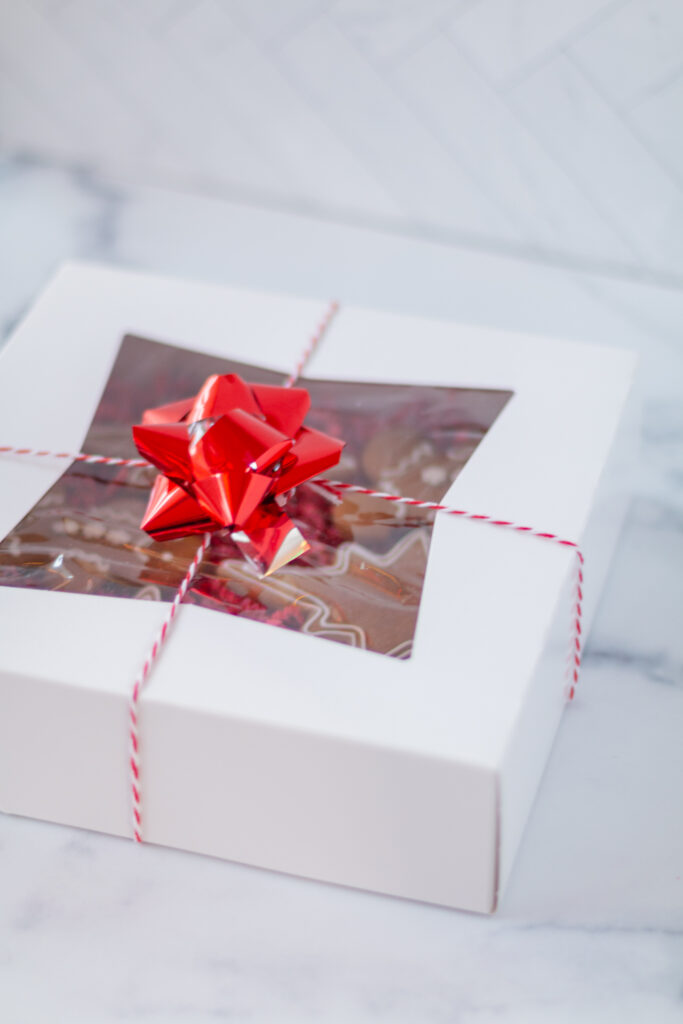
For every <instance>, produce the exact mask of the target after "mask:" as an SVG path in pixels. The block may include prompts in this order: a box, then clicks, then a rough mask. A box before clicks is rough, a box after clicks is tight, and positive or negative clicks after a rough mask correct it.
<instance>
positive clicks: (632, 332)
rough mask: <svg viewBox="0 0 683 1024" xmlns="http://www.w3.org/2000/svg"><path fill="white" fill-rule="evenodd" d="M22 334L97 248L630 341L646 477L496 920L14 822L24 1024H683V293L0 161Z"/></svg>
mask: <svg viewBox="0 0 683 1024" xmlns="http://www.w3.org/2000/svg"><path fill="white" fill-rule="evenodd" d="M0 223H2V225H3V231H2V240H1V242H0V253H1V254H2V275H1V281H2V284H1V286H0V325H1V330H2V335H3V336H6V334H7V333H8V332H9V330H10V329H11V328H12V326H13V324H15V323H16V321H17V319H18V318H19V317H20V316H21V314H22V312H23V311H24V310H25V309H26V308H27V306H28V305H29V303H30V301H31V299H32V297H33V296H34V295H35V294H36V292H37V290H38V289H39V288H40V287H41V286H42V285H43V283H44V282H45V280H46V278H47V277H48V276H49V274H50V273H51V271H52V270H53V269H54V267H55V266H56V264H57V263H58V262H59V261H60V260H62V259H65V258H70V257H88V258H96V259H101V260H105V261H112V262H114V263H117V264H121V265H125V266H132V267H141V268H149V269H153V270H157V271H163V272H170V273H175V274H181V275H188V276H194V277H200V278H205V279H207V280H214V281H224V282H230V283H235V284H244V285H252V286H263V287H267V288H276V289H280V290H284V291H290V292H294V293H300V294H311V295H319V296H320V297H330V296H333V295H334V296H336V297H338V298H340V299H341V300H342V301H352V302H357V303H362V304H368V305H374V306H381V307H387V308H391V309H395V310H398V311H409V312H416V313H420V314H425V315H434V316H450V317H455V318H458V319H461V320H464V321H470V322H476V323H483V324H495V325H497V326H503V327H508V328H520V329H525V330H531V331H536V332H546V333H549V334H558V335H564V336H568V337H574V338H578V339H584V340H587V341H595V342H600V343H604V344H610V345H611V344H614V345H621V346H626V347H629V348H632V349H635V350H637V351H638V352H639V353H640V355H641V372H640V387H641V388H642V392H643V397H644V420H643V465H642V471H641V473H640V477H639V482H638V488H637V493H636V495H635V499H634V502H633V507H632V510H631V513H630V515H629V518H628V522H627V526H626V529H625V532H624V534H623V537H622V539H621V542H620V545H619V549H618V554H617V557H616V561H615V564H614V568H613V571H612V574H611V576H610V579H609V581H608V585H607V587H606V590H605V592H604V596H603V599H602V602H601V605H600V610H599V614H598V616H597V621H596V623H595V626H594V628H593V631H592V634H591V636H590V638H589V642H588V646H587V650H586V658H585V663H584V672H583V677H582V682H581V691H580V696H579V697H578V699H577V701H576V703H575V705H573V706H571V707H570V708H568V710H567V712H566V714H565V717H564V721H563V723H562V726H561V729H560V733H559V735H558V739H557V742H556V745H555V747H554V750H553V753H552V756H551V760H550V763H549V765H548V769H547V772H546V774H545V777H544V780H543V783H542V787H541V790H540V793H539V796H538V800H537V802H536V805H535V807H534V810H533V813H532V817H531V820H530V822H529V826H528V829H527V832H526V835H525V838H524V840H523V843H522V847H521V850H520V853H519V855H518V859H517V863H516V866H515V869H514V872H513V877H512V880H511V882H510V885H509V888H508V890H507V892H506V894H505V897H504V899H503V901H502V905H501V907H500V910H499V912H498V914H497V915H496V916H495V917H493V918H484V917H477V916H472V915H467V914H461V913H457V912H452V911H447V910H442V909H438V908H434V907H429V906H422V905H419V904H414V903H410V902H405V901H400V900H393V899H388V898H384V897H379V896H374V895H369V894H365V893H361V892H354V891H350V890H345V889H343V888H335V887H333V886H327V885H321V884H316V883H311V882H305V881H301V880H297V879H293V878H288V877H284V876H281V875H277V874H273V873H268V872H264V871H259V870H255V869H250V868H246V867H241V866H236V865H232V864H227V863H221V862H218V861H213V860H211V859H208V858H200V857H194V856H189V855H185V854H182V853H178V852H175V851H171V850H162V849H154V848H143V849H138V848H136V847H134V846H133V844H132V843H127V842H124V841H122V840H117V839H113V838H109V837H106V836H100V835H93V834H88V833H85V832H80V831H77V830H72V829H68V828H64V827H60V826H55V825H47V824H43V823H39V822H34V821H28V820H22V819H19V818H11V817H0V851H1V855H2V861H1V863H2V875H1V878H2V880H1V881H0V1007H1V1008H2V1015H3V1019H4V1020H7V1021H12V1022H13V1024H15V1022H16V1024H23V1022H30V1024H33V1022H43V1021H45V1022H52V1021H56V1020H59V1021H69V1022H80V1021H87V1022H98V1021H137V1020H139V1021H144V1022H150V1024H156V1022H159V1024H162V1022H163V1024H173V1022H176V1021H178V1022H181V1021H182V1022H188V1024H193V1022H200V1024H203V1022H208V1021H213V1020H226V1021H227V1020H230V1021H249V1022H252V1021H253V1022H270V1021H277V1022H278V1024H287V1022H290V1021H291V1022H300V1021H308V1020H315V1021H326V1022H328V1021H329V1022H340V1024H341V1022H348V1021H354V1022H385V1021H386V1022H388V1021H391V1022H420V1024H432V1022H433V1024H442V1022H443V1024H445V1022H453V1024H493V1022H496V1024H517V1022H520V1024H521V1022H524V1024H533V1022H536V1021H538V1022H541V1021H543V1022H544V1024H546V1022H550V1021H552V1022H565V1021H566V1022H570V1021H571V1022H573V1021H576V1020H578V1019H580V1020H583V1021H594V1020H595V1021H606V1022H612V1021H614V1022H615V1024H616V1022H619V1024H631V1022H633V1024H635V1022H638V1024H640V1022H642V1021H645V1020H647V1021H657V1022H660V1024H668V1022H674V1021H681V1020H683V743H681V736H682V735H683V639H682V630H681V625H682V622H681V613H682V612H683V572H682V569H683V502H682V497H683V473H682V471H681V467H682V462H681V455H682V453H683V402H682V401H681V399H682V392H683V341H682V337H683V332H682V328H683V291H681V289H679V288H676V287H663V286H658V285H654V284H652V283H651V282H650V281H647V280H639V279H638V275H637V274H636V273H635V272H634V273H632V274H631V275H629V276H622V277H619V276H610V275H606V274H603V275H597V274H595V273H588V272H583V271H581V270H580V269H577V268H576V267H569V266H562V265H561V263H559V262H557V263H556V264H555V265H553V266H551V265H548V264H544V263H542V262H535V261H532V260H526V261H524V260H519V259H511V258H510V257H509V256H507V255H504V254H500V255H497V254H496V253H495V252H491V251H489V252H486V253H484V252H481V251H479V250H477V249H476V248H473V249H469V250H468V249H466V248H458V247H456V246H446V245H442V244H438V243H431V242H425V241H422V242H420V241H415V240H411V239H409V238H406V237H404V236H402V235H400V234H398V233H392V232H388V231H387V232H381V231H369V230H361V229H359V228H357V227H351V226H345V225H344V224H341V223H332V222H324V221H316V220H313V219H307V218H305V217H302V216H295V215H292V214H285V213H277V212H274V211H272V210H271V211H268V210H265V209H261V208H258V207H256V206H248V205H234V204H230V203H227V202H221V201H217V200H210V199H202V198H197V197H193V196H190V195H183V194H180V193H173V192H165V191H161V190H145V189H141V188H130V187H120V186H118V185H116V184H115V183H113V182H111V181H106V180H102V179H98V178H96V177H93V176H92V175H91V174H88V173H86V172H85V171H83V170H79V169H74V170H71V171H69V170H64V169H59V168H56V167H51V166H49V165H41V164H39V163H36V162H31V161H27V160H22V159H18V158H17V159H6V160H5V161H4V162H3V163H2V165H0Z"/></svg>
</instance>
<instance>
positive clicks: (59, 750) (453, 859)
mask: <svg viewBox="0 0 683 1024" xmlns="http://www.w3.org/2000/svg"><path fill="white" fill-rule="evenodd" d="M245 685H248V681H246V684H245ZM0 702H1V706H2V707H3V714H2V716H1V718H0V808H1V809H2V810H3V811H7V812H10V813H14V814H21V815H24V816H29V817H35V818H41V819H44V820H48V821H57V822H60V823H64V824H69V825H75V826H79V827H82V828H88V829H94V830H98V831H102V832H108V833H112V834H115V835H122V836H130V835H131V829H130V803H129V779H128V763H127V751H128V742H127V701H126V699H125V698H124V697H123V696H121V695H115V694H111V693H106V692H95V691H93V690H88V689H86V688H84V687H78V686H69V685H63V684H59V683H56V682H54V681H51V682H46V681H44V680H40V679H32V678H29V677H25V676H20V675H16V674H8V673H5V674H3V675H2V676H0ZM140 719H141V749H142V787H143V815H144V819H143V821H144V834H145V838H146V839H147V840H148V841H150V842H155V843H159V844H162V845H166V846H172V847H178V848H180V849H186V850H191V851H193V852H197V853H204V854H210V855H212V856H216V857H221V858H226V859H230V860H236V861H240V862H243V863H247V864H253V865H256V866H259V867H265V868H271V869H274V870H277V871H283V872H287V873H291V874H295V875H302V876H305V877H309V878H314V879H319V880H322V881H330V882H334V883H337V884H342V885H349V886H353V887H357V888H362V889H368V890H373V891H377V892H382V893H388V894H392V895H397V896H403V897H407V898H411V899H418V900H425V901H428V902H433V903H439V904H444V905H447V906H451V907H459V908H463V909H467V910H475V911H481V912H487V911H489V910H491V909H492V906H493V901H494V894H495V871H496V779H495V776H494V775H493V774H492V773H490V772H486V771H480V770H477V769H474V768H471V767H467V766H466V765H457V764H453V763H450V762H448V761H445V760H438V759H426V758H422V757H418V756H415V755H409V754H401V753H400V752H398V751H396V750H389V749H382V748H376V747H371V746H363V745H357V744H351V743H347V742H341V741H338V740H331V739H326V738H324V737H319V736H314V735H313V734H306V733H302V732H295V731H291V730H287V729H282V728H278V727H272V726H264V725H263V724H261V723H253V722H246V721H244V720H241V719H235V718H231V717H227V716H220V715H211V714H206V713H198V712H195V711H189V710H187V709H182V708H176V707H169V706H168V705H166V704H163V703H159V702H157V701H155V700H154V699H150V700H143V702H142V705H141V715H140Z"/></svg>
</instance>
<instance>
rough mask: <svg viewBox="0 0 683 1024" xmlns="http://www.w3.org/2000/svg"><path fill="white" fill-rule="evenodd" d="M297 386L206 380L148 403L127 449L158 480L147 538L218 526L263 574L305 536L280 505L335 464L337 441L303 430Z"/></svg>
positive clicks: (304, 402) (292, 553) (291, 554)
mask: <svg viewBox="0 0 683 1024" xmlns="http://www.w3.org/2000/svg"><path fill="white" fill-rule="evenodd" d="M310 404H311V399H310V396H309V394H308V391H306V389H305V388H294V387H275V386H273V385H270V384H247V383H246V382H245V381H243V380H242V378H241V377H239V376H238V375H237V374H236V373H227V374H222V375H220V376H219V375H215V374H214V375H213V376H212V377H209V378H208V379H207V381H206V382H205V384H204V385H203V387H202V388H201V390H200V392H199V394H198V395H197V397H196V398H186V399H183V400H182V401H179V402H172V403H171V404H170V405H162V406H159V407H158V408H156V409H147V410H146V411H145V413H144V414H143V417H142V425H141V426H135V427H133V439H134V441H135V445H136V447H137V449H138V451H139V452H140V454H141V455H142V456H143V458H145V459H147V461H148V462H151V463H152V464H153V465H154V466H156V467H157V469H160V470H161V475H159V476H157V478H156V480H155V481H154V485H153V487H152V492H151V494H150V498H149V504H148V505H147V511H146V512H145V515H144V518H143V520H142V523H141V526H142V529H143V530H146V532H147V533H149V534H150V535H151V536H152V537H154V539H155V540H162V541H163V540H173V539H174V538H176V537H186V536H188V535H190V534H200V533H207V532H212V531H215V530H222V529H227V530H229V531H230V532H231V535H232V540H233V541H234V542H235V543H236V544H237V546H238V547H239V548H240V550H241V551H242V553H243V554H244V555H245V556H246V557H247V558H248V559H249V560H250V561H252V562H254V563H256V565H257V566H258V568H259V569H260V570H261V572H262V573H263V574H264V575H266V576H267V575H268V574H269V573H271V572H275V570H276V569H279V568H281V567H282V566H283V565H286V564H287V563H288V562H291V561H292V560H293V559H294V558H298V557H299V556H300V555H303V554H304V552H306V551H307V550H308V548H309V546H310V545H309V544H308V542H307V541H306V540H305V539H304V537H303V536H302V534H301V532H300V531H299V530H298V529H297V527H296V526H295V525H294V523H293V522H292V521H291V519H290V518H289V516H288V515H287V514H286V513H285V512H284V511H283V510H282V507H281V504H284V501H285V500H286V496H287V494H288V492H290V491H291V490H292V489H293V488H294V487H296V486H297V484H300V483H303V482H304V481H305V480H310V479H311V478H312V477H314V476H317V475H318V474H320V473H322V472H324V471H325V470H327V469H329V468H330V467H331V466H335V465H336V464H337V462H339V457H340V455H341V451H342V448H343V447H344V442H343V441H338V440H337V439H336V438H333V437H330V436H329V435H328V434H323V433H322V432H321V431H319V430H313V429H311V428H310V427H304V426H303V422H304V419H305V417H306V413H307V412H308V410H309V408H310Z"/></svg>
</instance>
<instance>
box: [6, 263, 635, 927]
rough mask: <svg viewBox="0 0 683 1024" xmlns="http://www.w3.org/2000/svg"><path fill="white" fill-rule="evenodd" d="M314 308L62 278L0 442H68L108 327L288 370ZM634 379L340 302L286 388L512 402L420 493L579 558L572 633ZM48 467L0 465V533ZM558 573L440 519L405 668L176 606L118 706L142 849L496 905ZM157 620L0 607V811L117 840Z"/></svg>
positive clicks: (623, 447)
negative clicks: (434, 492) (310, 380)
mask: <svg viewBox="0 0 683 1024" xmlns="http://www.w3.org/2000/svg"><path fill="white" fill-rule="evenodd" d="M323 311H324V306H323V305H322V304H321V303H319V302H317V301H308V300H303V299H294V298H291V297H288V296H282V295H273V294H265V293H259V292H248V291H244V290H236V289H229V288H220V287H216V286H208V285H202V284H195V283H187V282H178V281H174V280H169V279H164V278H158V277H152V276H148V275H140V274H136V273H131V272H124V271H120V270H112V269H108V268H103V267H98V266H93V265H86V264H71V265H67V266H65V267H64V268H63V269H62V270H61V271H60V272H59V273H58V274H57V276H56V278H55V279H54V280H53V281H52V283H51V284H50V285H49V287H48V288H47V290H46V291H45V292H44V294H43V295H42V297H41V298H40V299H39V301H38V302H37V304H36V305H35V306H34V308H33V309H32V310H31V312H30V313H29V315H28V316H27V317H26V319H25V321H24V322H23V323H22V324H21V325H20V327H19V328H18V329H17V331H16V332H15V335H14V337H13V339H12V340H11V342H10V343H9V345H8V347H7V350H6V351H5V352H4V353H3V355H2V358H1V359H0V443H7V444H14V445H26V446H35V447H48V446H49V447H50V448H52V449H53V450H54V449H64V450H77V449H78V448H79V447H80V444H81V443H82V440H83V437H84V436H85V434H86V432H87V429H88V426H89V423H90V420H91V417H92V414H93V411H94V409H95V407H96V405H97V402H98V400H99V396H100V394H101V391H102V388H103V386H104V383H105V381H106V378H107V376H108V373H109V370H110V368H111V364H112V362H113V359H114V357H115V355H116V351H117V349H118V345H119V342H120V339H121V337H122V336H123V335H124V334H125V333H127V332H132V333H135V334H139V335H144V336H147V337H151V338H156V339H158V340H162V341H167V342H171V343H175V344H180V345H183V346H184V347H186V348H194V349H196V350H198V351H204V352H211V353H216V354H220V355H223V356H227V357H233V358H236V359H238V360H243V361H245V362H256V363H259V364H261V365H264V366H268V367H272V368H274V369H278V370H281V371H282V372H283V374H286V373H288V372H289V371H290V369H291V368H292V367H293V366H294V365H295V364H296V362H297V359H298V357H299V355H300V353H301V351H302V348H303V346H304V345H305V343H306V342H307V340H308V338H309V337H310V335H311V333H312V330H313V328H314V327H315V325H316V324H317V322H318V321H319V319H320V316H321V314H322V313H323ZM633 370H634V359H633V357H632V356H631V355H630V354H629V353H625V352H621V351H618V350H614V349H607V348H599V347H589V346H585V345H580V344H575V343H570V342H560V341H554V340H553V341H550V340H548V339H545V338H540V337H533V336H528V335H522V334H506V333H503V332H500V331H493V330H482V329H481V328H473V327H467V326H461V325H457V324H452V323H444V322H438V321H428V320H424V319H417V318H411V317H398V316H394V315H392V314H388V313H379V312H374V311H369V310H361V309H355V308H350V307H343V308H342V309H341V311H340V312H339V314H338V315H337V317H336V318H335V320H334V321H333V323H332V326H331V327H330V329H329V331H328V333H327V334H326V336H325V339H324V342H323V344H322V345H321V346H320V347H319V349H318V350H317V351H316V353H315V355H314V356H313V358H312V360H311V362H310V364H309V365H308V367H307V369H306V373H307V375H308V376H311V377H324V378H332V379H348V380H379V381H392V382H399V383H417V384H419V383H433V384H448V385H454V386H462V387H485V388H504V389H509V390H511V391H513V392H514V395H513V397H512V399H511V400H510V401H509V403H508V404H507V406H506V407H505V409H504V410H503V412H502V413H501V415H500V416H499V417H498V419H497V420H496V422H495V423H494V425H493V427H492V428H491V429H490V430H489V432H488V434H487V435H486V437H485V438H484V440H483V442H482V443H481V444H480V446H479V448H478V449H477V450H476V452H475V454H474V455H473V457H472V458H471V459H470V461H469V462H468V463H467V465H466V467H465V469H464V470H463V472H462V473H461V474H460V476H459V477H458V479H457V480H456V481H455V483H454V484H453V486H452V487H451V489H450V491H449V492H448V495H447V497H446V499H445V500H446V501H447V502H449V503H451V504H457V506H458V507H461V508H467V509H470V510H472V511H475V512H484V513H487V514H489V515H493V516H496V517H500V518H505V519H511V520H515V521H517V522H521V523H525V524H528V525H531V526H534V527H537V528H539V529H543V530H547V531H550V532H555V533H558V534H561V535H562V536H565V537H567V538H569V539H572V540H576V541H578V542H579V543H581V544H582V546H583V547H584V549H585V553H586V557H587V582H586V593H587V608H586V621H587V623H588V622H589V620H590V616H591V612H592V608H593V607H594V604H595V601H596V599H597V595H598V593H599V589H600V586H601V583H602V579H603V578H604V574H605V572H606V570H607V566H608V563H609V558H610V555H611V552H612V549H613V546H614V543H615V540H616V536H617V533H618V529H619V525H620V522H621V518H622V516H623V513H624V509H625V506H626V500H627V492H628V486H627V483H628V481H627V474H628V469H629V465H630V463H631V462H632V461H633V459H634V457H635V445H634V441H633V432H632V430H631V429H630V427H629V424H630V423H631V422H632V419H633V417H632V415H631V412H630V411H629V407H628V405H627V396H628V394H629V389H630V385H631V379H632V375H633ZM26 410H29V413H28V414H27V411H26ZM624 419H626V421H627V422H626V424H625V426H624V427H623V429H622V431H621V433H620V434H619V433H618V428H619V425H620V421H621V420H624ZM62 469H63V467H62V466H60V465H52V466H51V465H49V464H37V463H34V462H32V461H31V460H29V459H24V460H21V459H18V458H11V457H2V458H0V495H1V501H0V536H4V535H5V534H6V533H7V532H8V531H9V530H10V529H11V528H12V527H13V526H14V525H15V524H16V523H17V522H18V521H19V520H20V519H21V517H22V516H23V515H24V514H25V513H26V512H27V511H28V510H29V509H30V508H31V507H32V505H33V504H35V502H36V501H37V500H38V499H39V498H40V497H41V495H42V494H43V493H44V492H45V491H46V490H47V488H48V487H50V486H51V485H52V483H53V482H54V481H55V480H56V479H57V478H58V477H59V475H60V473H61V471H62ZM573 558H574V556H573V554H572V552H571V551H570V550H569V549H567V550H564V549H560V548H558V547H555V546H553V545H551V544H546V543H543V542H541V541H538V540H536V539H534V538H530V537H525V536H520V535H518V534H513V533H508V532H506V531H504V530H502V529H496V528H493V527H490V526H486V525H483V524H478V523H470V522H464V521H461V520H455V519H450V518H448V517H441V518H439V519H438V521H437V523H436V525H435V528H434V534H433V538H432V543H431V548H430V556H429V563H428V569H427V576H426V579H425V587H424V592H423V595H422V603H421V607H420V614H419V620H418V627H417V632H416V636H415V644H414V652H413V656H412V657H411V658H410V659H409V660H408V661H405V662H403V661H397V660H396V659H392V658H388V657H385V656H382V655H377V654H374V653H371V652H365V651H359V650H356V649H351V648H346V647H344V646H342V645H338V644H333V643H331V642H327V641H320V640H315V639H312V638H310V637H307V636H305V635H303V634H297V633H292V632H288V631H286V630H278V629H274V628H272V627H268V626H264V625H262V624H260V623H256V622H252V621H249V620H245V619H240V618H232V617H227V616H224V615H220V614H216V613H214V612H212V611H209V610H206V609H202V608H197V607H183V608H182V609H181V614H180V616H179V619H178V622H177V625H176V627H175V628H174V630H173V632H172V635H171V638H170V640H169V642H168V645H167V647H166V648H165V650H164V652H163V655H162V657H161V659H160V661H159V663H158V664H157V666H156V668H155V670H154V673H153V676H152V678H151V681H150V684H149V686H148V688H147V689H146V690H145V692H144V696H143V699H142V705H141V743H142V751H143V762H142V772H143V788H144V801H145V803H144V815H145V835H146V838H147V839H148V840H149V841H151V842H156V843H162V844H166V845H171V846H176V847H180V848H184V849H188V850H194V851H198V852H203V853H208V854H213V855H216V856H220V857H226V858H229V859H233V860H238V861H243V862H245V863H249V864H255V865H260V866H264V867H269V868H275V869H277V870H281V871H287V872H292V873H295V874H299V875H305V876H308V877H312V878H319V879H324V880H329V881H333V882H338V883H342V884H347V885H353V886H358V887H361V888H366V889H373V890H377V891H380V892H386V893H392V894H396V895H400V896H406V897H412V898H416V899H422V900H427V901H431V902H435V903H442V904H445V905H448V906H453V907H462V908H465V909H470V910H479V911H489V910H491V909H493V908H494V907H495V905H496V901H497V898H498V893H499V888H500V885H501V884H502V883H503V882H504V881H505V879H506V878H507V876H508V875H509V871H510V868H511V865H512V861H513V858H514V853H515V850H516V848H517V846H518V843H519V839H520V837H521V834H522V830H523V826H524V822H525V820H526V818H527V816H528V813H529V809H530V806H531V803H532V801H533V797H534V794H535V792H536V789H537V787H538V782H539V779H540V776H541V773H542V771H543V767H544V764H545V761H546V758H547V755H548V752H549V749H550V746H551V744H552V740H553V736H554V733H555V730H556V728H557V724H558V721H559V718H560V715H561V711H562V707H563V704H564V699H565V694H566V678H565V664H566V658H567V653H568V646H569V633H570V631H569V616H570V591H571V582H572V568H573V565H572V562H573ZM166 607H167V606H166V605H163V604H155V603H152V602H136V601H129V600H122V599H117V598H104V597H87V596H82V595H75V594H60V593H55V592H46V591H29V590H17V589H12V588H3V587H0V639H1V644H0V807H2V808H3V809H4V810H6V811H9V812H12V813H18V814H25V815H30V816H34V817H41V818H45V819H48V820H53V821H60V822H65V823H69V824H73V825H78V826H81V827H85V828H92V829H99V830H102V831H106V832H111V833H114V834H120V835H130V825H129V805H128V778H127V771H126V760H127V719H126V714H127V711H126V703H127V699H128V694H129V690H130V687H131V684H132V681H133V679H134V678H135V675H136V674H137V671H138V669H139V666H140V664H141V661H142V660H143V658H144V657H145V655H146V653H147V650H148V648H149V644H150V642H151V639H152V638H153V636H154V633H155V631H156V629H157V628H158V625H159V624H160V622H161V620H162V618H163V617H164V615H165V613H166Z"/></svg>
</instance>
